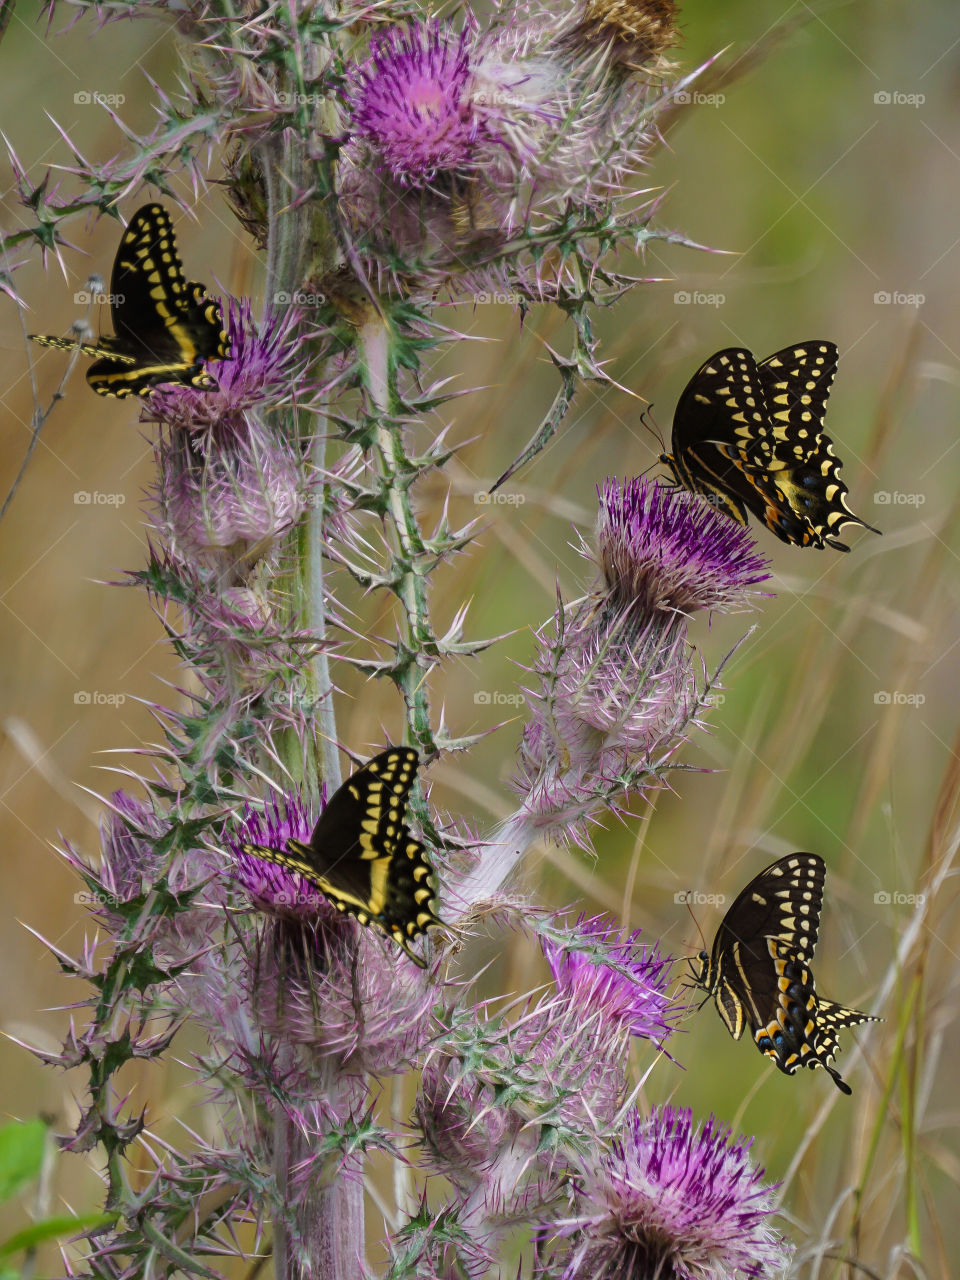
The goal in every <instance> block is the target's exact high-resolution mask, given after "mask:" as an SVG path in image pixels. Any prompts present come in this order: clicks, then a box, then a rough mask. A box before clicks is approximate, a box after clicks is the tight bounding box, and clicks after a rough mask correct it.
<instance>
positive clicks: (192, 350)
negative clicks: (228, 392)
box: [30, 204, 230, 396]
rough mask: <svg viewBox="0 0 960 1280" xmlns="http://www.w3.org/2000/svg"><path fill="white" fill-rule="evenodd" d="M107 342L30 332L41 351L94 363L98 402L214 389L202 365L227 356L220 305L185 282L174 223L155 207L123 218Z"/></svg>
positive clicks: (90, 374) (93, 384) (201, 289)
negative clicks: (170, 387)
mask: <svg viewBox="0 0 960 1280" xmlns="http://www.w3.org/2000/svg"><path fill="white" fill-rule="evenodd" d="M110 314H111V318H112V320H113V328H114V336H113V337H112V338H111V337H106V338H101V339H100V341H99V342H94V343H87V342H81V343H78V342H74V341H73V340H72V339H70V338H55V337H51V336H50V335H48V334H36V333H32V334H31V335H30V336H31V338H32V339H33V340H34V342H40V343H42V344H43V345H44V346H46V347H60V348H61V349H63V350H68V351H69V350H73V349H75V348H76V347H78V346H79V348H80V351H81V352H82V353H83V355H85V356H93V357H95V359H96V363H95V364H93V365H91V366H90V368H89V369H88V370H87V382H88V383H89V384H90V386H91V387H93V389H94V391H96V392H97V393H98V394H99V395H101V396H134V395H136V396H139V395H144V394H145V393H147V392H149V390H150V389H151V388H152V387H155V386H158V385H160V384H161V383H171V382H172V383H183V384H186V385H187V386H192V387H201V388H203V387H215V386H216V382H215V381H214V380H213V378H211V376H210V375H209V374H208V373H207V372H206V370H205V369H204V367H203V363H204V361H205V360H226V359H229V357H230V338H229V335H228V334H227V333H226V332H225V330H224V328H223V314H222V312H221V310H220V304H219V302H217V301H216V300H214V299H212V298H208V297H207V293H206V290H205V288H204V286H203V285H202V284H197V283H196V282H195V281H191V282H188V281H187V280H185V279H184V275H183V266H182V264H181V262H180V258H179V255H178V254H177V242H176V237H175V236H174V234H173V224H172V223H171V221H170V215H169V214H168V213H167V211H166V209H164V208H163V206H162V205H159V204H145V205H144V206H143V208H141V209H138V210H137V212H136V213H135V214H134V215H133V217H132V218H131V219H130V223H129V225H128V226H127V229H126V231H125V232H124V233H123V237H122V239H121V240H120V247H119V249H118V250H117V256H116V258H115V259H114V262H113V272H112V274H111V276H110Z"/></svg>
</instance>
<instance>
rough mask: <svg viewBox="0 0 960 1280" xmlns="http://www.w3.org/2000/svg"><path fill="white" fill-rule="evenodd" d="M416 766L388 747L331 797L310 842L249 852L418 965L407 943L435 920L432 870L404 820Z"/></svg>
mask: <svg viewBox="0 0 960 1280" xmlns="http://www.w3.org/2000/svg"><path fill="white" fill-rule="evenodd" d="M417 761H418V756H417V753H416V751H413V750H411V749H410V748H408V747H390V748H389V749H388V750H386V751H383V752H381V753H380V755H378V756H375V757H374V758H373V759H372V760H369V761H368V762H367V763H366V764H365V765H364V766H363V767H362V768H361V769H358V770H357V772H356V773H354V774H352V775H351V776H350V777H349V778H348V779H347V780H346V782H345V783H344V784H343V786H342V787H340V788H339V790H338V791H336V792H335V793H334V795H333V796H332V797H331V799H330V801H329V803H328V804H327V805H326V807H325V808H324V810H323V813H322V814H321V815H320V820H319V821H318V823H317V825H316V827H315V828H314V830H313V834H312V835H311V837H310V840H309V842H306V843H305V842H302V841H299V840H290V841H288V843H287V848H286V849H285V850H282V851H281V850H275V849H261V848H259V847H251V849H250V852H252V853H254V854H255V855H256V856H258V857H263V858H266V859H267V860H268V861H272V862H277V863H279V864H280V865H281V866H284V867H287V868H288V869H289V870H292V871H298V872H299V873H300V874H301V875H302V876H305V877H306V879H308V880H309V881H310V882H311V883H312V884H314V885H316V887H317V888H318V889H320V890H321V892H322V893H324V894H325V895H326V897H327V898H328V899H329V900H330V902H331V903H332V904H333V905H334V906H335V907H336V908H337V909H338V910H339V911H346V912H349V914H350V915H353V916H355V917H356V918H357V920H358V921H359V922H360V924H362V925H373V926H375V927H376V928H378V929H381V930H382V931H383V932H384V933H386V934H388V935H389V936H390V937H392V938H393V939H394V941H395V942H397V943H398V944H399V945H400V946H401V947H402V948H403V950H404V951H405V952H406V954H407V955H408V956H410V958H411V959H412V960H414V961H415V962H416V963H417V964H419V965H421V966H422V965H423V963H424V962H423V960H421V959H420V957H419V956H417V955H416V954H415V953H414V952H413V951H412V950H411V947H410V943H411V942H412V941H413V940H414V939H415V938H417V937H418V936H419V935H420V934H422V933H425V932H426V931H427V929H428V928H430V927H431V925H437V924H440V923H441V921H440V920H439V919H438V918H437V916H436V915H435V913H434V906H435V901H434V892H433V887H432V885H431V877H432V874H433V868H432V867H431V865H430V863H429V862H428V861H427V858H426V855H425V851H424V846H423V844H421V842H420V841H419V840H417V839H416V838H415V837H414V836H413V835H412V834H411V832H410V828H409V827H408V826H407V823H406V821H405V817H406V807H407V799H408V797H409V795H410V789H411V787H412V786H413V782H414V779H415V777H416V770H417Z"/></svg>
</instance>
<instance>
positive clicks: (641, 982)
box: [541, 916, 684, 1045]
mask: <svg viewBox="0 0 960 1280" xmlns="http://www.w3.org/2000/svg"><path fill="white" fill-rule="evenodd" d="M640 932H641V931H640V930H639V929H636V930H634V932H633V933H631V934H628V935H627V936H626V937H624V936H623V934H622V933H621V932H620V931H619V930H618V929H617V928H616V927H615V925H614V924H613V922H612V921H609V920H606V919H604V918H603V917H602V916H597V917H595V918H594V919H586V918H585V917H583V916H580V917H579V918H578V920H577V922H576V926H575V928H574V934H575V935H579V937H580V938H581V939H582V940H583V941H585V942H587V943H589V944H591V948H592V947H593V946H596V947H597V948H598V949H600V950H603V951H606V952H607V953H608V954H609V956H610V959H611V960H612V961H613V962H614V963H615V964H617V965H618V966H619V967H620V968H619V969H613V968H611V967H610V966H609V965H605V964H602V963H601V964H598V963H596V962H595V958H594V957H593V956H591V955H589V954H587V953H585V952H584V951H582V950H575V949H573V948H570V947H565V946H563V945H562V944H561V943H557V942H551V941H550V940H549V939H547V938H543V939H541V945H542V947H543V953H544V955H545V956H546V958H547V963H548V964H549V965H550V969H551V971H552V973H553V978H554V982H555V983H556V984H557V990H558V992H559V994H560V995H562V996H564V997H565V998H566V999H568V1000H569V1001H570V1002H571V1004H572V1005H575V1006H576V1007H578V1008H579V1009H580V1011H581V1014H582V1016H583V1017H584V1018H587V1017H589V1016H590V1015H591V1014H592V1013H594V1012H599V1013H600V1015H601V1017H602V1018H603V1019H604V1020H606V1021H608V1022H609V1024H610V1025H611V1028H614V1027H616V1028H617V1030H618V1031H619V1030H620V1029H625V1030H627V1031H629V1033H630V1035H631V1036H637V1037H640V1038H642V1039H644V1040H651V1041H653V1042H654V1044H661V1045H662V1042H663V1041H664V1040H666V1038H667V1037H668V1036H669V1035H670V1033H671V1032H672V1031H673V1030H674V1025H673V1024H674V1022H675V1020H676V1018H677V1017H678V1016H679V1014H680V1013H682V1012H683V1008H684V1006H682V1005H679V1004H676V1003H674V1001H672V1000H671V999H670V997H669V996H668V995H667V994H666V989H667V987H668V986H669V985H670V982H671V980H672V976H673V966H674V960H673V958H672V957H671V956H665V955H663V954H662V952H661V951H660V948H659V946H652V947H648V946H646V945H645V944H642V943H641V942H640V941H639V939H640ZM621 969H626V970H627V971H628V972H627V973H626V974H625V973H622V972H620V970H621ZM628 975H629V976H628Z"/></svg>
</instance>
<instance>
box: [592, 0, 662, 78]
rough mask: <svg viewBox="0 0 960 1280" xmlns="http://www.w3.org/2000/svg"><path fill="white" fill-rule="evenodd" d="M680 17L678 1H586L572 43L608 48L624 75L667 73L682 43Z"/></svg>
mask: <svg viewBox="0 0 960 1280" xmlns="http://www.w3.org/2000/svg"><path fill="white" fill-rule="evenodd" d="M677 14H678V8H677V5H676V4H675V3H674V0H582V4H581V7H580V12H579V14H578V15H577V26H576V28H575V34H574V36H572V37H571V39H576V40H579V41H580V42H582V43H583V44H584V45H588V46H593V47H601V48H604V49H605V50H607V51H608V52H609V56H610V59H611V61H612V62H613V63H614V65H616V66H618V67H620V68H622V69H623V70H624V71H655V72H663V71H666V70H667V69H668V67H667V64H666V62H665V60H664V55H665V54H666V53H667V51H668V50H669V49H670V48H671V47H672V46H673V45H675V44H676V43H677V39H678V32H677Z"/></svg>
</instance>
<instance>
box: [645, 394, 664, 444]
mask: <svg viewBox="0 0 960 1280" xmlns="http://www.w3.org/2000/svg"><path fill="white" fill-rule="evenodd" d="M648 419H649V421H648ZM640 423H641V425H642V426H644V427H646V429H647V430H648V431H649V432H650V434H651V435H652V436H653V438H654V440H656V442H657V444H658V445H659V446H660V452H661V453H664V452H665V450H666V447H667V446H666V444H665V443H664V440H663V432H662V431H661V430H660V428H659V427H658V426H657V423H656V421H655V420H654V417H653V405H652V404H650V405H648V406H647V407H646V409H644V411H643V413H641V415H640Z"/></svg>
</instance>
